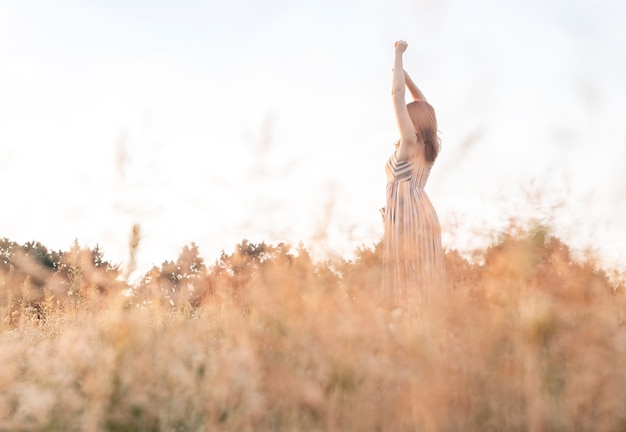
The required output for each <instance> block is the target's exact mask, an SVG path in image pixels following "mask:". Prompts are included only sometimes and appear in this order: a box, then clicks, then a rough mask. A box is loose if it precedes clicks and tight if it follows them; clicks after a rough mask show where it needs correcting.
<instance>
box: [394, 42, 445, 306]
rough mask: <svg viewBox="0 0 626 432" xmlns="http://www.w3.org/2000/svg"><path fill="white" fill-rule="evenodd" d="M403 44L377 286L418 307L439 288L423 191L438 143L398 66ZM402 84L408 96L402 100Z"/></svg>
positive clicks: (428, 111) (420, 100)
mask: <svg viewBox="0 0 626 432" xmlns="http://www.w3.org/2000/svg"><path fill="white" fill-rule="evenodd" d="M407 46H408V45H407V43H406V42H405V41H398V42H396V43H395V60H394V67H393V86H392V98H393V107H394V111H395V114H396V121H397V124H398V129H399V132H400V140H399V141H398V142H397V144H396V149H395V151H394V153H393V154H392V155H391V157H390V158H389V160H388V161H387V165H386V167H385V171H386V173H387V205H386V206H385V208H383V209H382V213H383V222H384V225H385V237H384V252H383V290H384V292H385V295H386V296H387V297H388V299H389V300H390V301H391V303H392V306H395V307H401V308H403V309H408V310H420V309H421V308H422V307H423V305H424V304H425V303H426V302H427V301H428V299H429V297H430V298H431V299H432V297H433V294H434V293H436V292H437V290H440V289H443V279H444V256H443V248H442V246H441V228H440V225H439V219H438V218H437V213H435V209H434V208H433V206H432V204H431V202H430V200H429V198H428V196H427V195H426V192H425V191H424V186H425V185H426V180H428V175H429V174H430V169H431V168H432V166H433V163H434V162H435V159H436V158H437V155H438V153H439V148H440V145H439V139H438V137H437V119H436V117H435V111H434V110H433V107H432V106H431V105H430V104H429V103H428V102H426V98H425V97H424V95H423V94H422V92H421V91H420V90H419V89H418V88H417V86H416V85H415V83H414V82H413V80H411V78H410V77H409V75H408V74H407V73H406V72H405V71H404V67H403V64H402V54H403V53H404V51H406V49H407ZM405 86H406V87H408V88H409V91H410V92H411V95H412V96H413V102H411V103H409V104H408V105H407V104H406V100H405Z"/></svg>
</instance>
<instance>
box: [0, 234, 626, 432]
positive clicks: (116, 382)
mask: <svg viewBox="0 0 626 432" xmlns="http://www.w3.org/2000/svg"><path fill="white" fill-rule="evenodd" d="M26 246H28V247H24V246H20V245H16V244H14V243H11V242H9V241H7V240H6V239H5V240H4V248H3V249H2V253H3V255H2V259H3V261H1V262H0V264H1V266H0V268H1V269H2V271H1V272H0V313H1V316H2V317H3V320H2V322H1V323H0V364H1V368H0V388H1V389H2V391H1V392H0V430H1V431H14V430H41V431H56V430H58V431H209V430H220V431H283V430H285V431H286V430H289V431H296V430H297V431H376V430H380V431H383V430H384V431H457V430H458V431H577V430H580V431H590V430H593V431H626V368H625V367H624V365H626V293H625V290H624V286H623V282H620V281H619V280H611V279H609V278H608V277H607V275H606V274H605V273H604V272H603V271H602V270H601V269H600V268H599V267H598V265H597V264H598V263H595V262H593V261H591V260H586V261H575V260H574V259H573V258H572V256H571V253H570V250H569V248H568V247H567V246H566V245H565V244H563V243H562V242H561V241H560V240H558V239H556V238H553V237H551V236H550V235H549V234H548V233H546V231H545V230H542V229H533V230H526V231H515V230H512V231H511V232H509V233H508V234H506V235H503V236H502V238H501V239H500V240H499V241H498V242H497V243H496V244H494V245H492V246H491V247H489V248H488V249H486V250H484V251H480V253H479V254H478V255H479V260H478V261H477V262H480V264H476V263H472V262H468V261H467V260H465V259H464V258H462V257H461V256H460V255H459V254H458V253H456V252H455V251H448V252H447V256H446V266H447V275H448V287H447V288H445V289H444V288H443V287H442V290H441V295H440V296H439V297H438V299H437V301H435V302H434V303H433V304H432V305H431V306H430V307H429V308H428V309H427V310H425V311H424V312H423V314H421V316H415V315H414V314H411V313H398V312H397V311H396V312H393V313H389V312H388V311H387V309H386V307H385V303H384V299H382V298H380V297H379V295H378V291H377V289H378V287H379V284H380V273H381V250H380V247H379V246H375V247H374V246H373V247H371V248H368V247H364V248H360V249H358V250H357V251H356V252H355V256H354V259H351V260H343V261H342V260H339V261H332V262H313V261H312V260H311V258H310V257H309V255H308V253H307V251H306V250H305V249H304V248H303V247H300V248H296V249H295V250H294V249H293V248H291V247H289V246H288V245H284V244H279V245H266V244H264V243H261V244H252V243H249V242H246V241H244V242H242V243H241V244H239V245H237V247H236V249H235V252H233V253H232V254H230V255H227V254H223V255H222V256H221V257H220V259H219V260H217V261H216V262H215V264H214V265H212V266H207V265H205V263H204V260H203V259H202V258H201V257H200V256H199V253H198V250H197V248H196V247H195V246H194V245H191V246H190V247H186V248H185V249H184V250H183V251H182V253H181V255H180V257H178V259H177V260H176V261H171V262H165V263H163V264H162V265H161V266H160V267H155V268H153V269H152V270H151V271H150V272H148V273H147V274H146V275H145V277H144V278H143V279H142V280H141V281H140V282H138V283H136V284H134V285H129V284H128V283H126V282H125V281H124V280H125V279H124V277H123V276H121V272H120V270H119V269H118V268H117V267H116V266H114V265H111V264H110V263H107V262H106V261H104V260H103V258H102V255H101V253H99V251H97V250H96V251H89V250H85V249H81V248H80V247H78V245H75V246H74V248H72V250H71V251H70V252H67V253H60V252H59V253H56V254H55V253H51V252H49V251H47V250H46V249H45V248H44V247H42V246H41V245H37V244H29V245H26Z"/></svg>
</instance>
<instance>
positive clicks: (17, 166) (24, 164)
mask: <svg viewBox="0 0 626 432" xmlns="http://www.w3.org/2000/svg"><path fill="white" fill-rule="evenodd" d="M398 39H404V40H406V41H408V44H409V48H408V50H407V52H406V54H405V68H406V69H407V71H408V72H409V73H410V74H411V75H412V76H413V78H414V80H415V81H416V82H417V84H418V85H419V86H420V88H421V89H422V91H423V93H424V94H425V95H426V97H427V98H428V100H429V102H431V104H432V105H433V106H434V107H435V109H436V111H437V115H438V121H439V129H440V135H441V139H442V145H443V147H442V152H441V154H440V157H439V158H438V160H437V163H436V165H435V167H434V168H433V170H432V173H431V176H430V180H429V183H428V185H427V188H426V190H427V192H428V194H429V196H430V198H431V200H432V202H433V204H434V205H435V208H436V209H437V212H438V214H439V217H440V220H441V223H442V229H443V241H444V246H445V247H446V248H449V249H453V248H454V249H459V250H462V251H467V250H470V249H471V248H474V247H477V246H479V245H484V244H487V242H489V241H493V239H494V238H496V236H497V234H498V233H499V232H502V231H503V230H505V229H506V227H507V225H508V223H509V221H510V219H511V218H521V219H524V220H530V219H533V220H537V221H540V222H543V223H549V224H551V225H553V226H554V227H555V228H554V229H555V233H556V234H557V235H559V236H561V237H562V238H563V239H564V240H566V241H567V242H568V243H569V244H571V245H572V246H573V247H575V248H578V249H580V250H588V249H592V250H593V251H594V252H595V253H597V254H598V255H599V256H601V257H602V259H603V260H604V261H605V262H606V263H607V265H608V266H609V267H611V266H612V267H615V266H618V267H619V266H621V267H622V268H623V267H624V266H623V263H624V262H626V251H625V249H626V175H624V171H623V166H624V160H626V132H625V131H624V123H625V122H624V114H625V113H626V80H625V79H624V77H625V76H626V3H625V2H623V1H618V0H612V1H608V0H598V1H591V0H574V1H572V0H569V1H565V0H551V1H547V2H546V1H539V0H528V1H526V2H518V1H513V0H503V1H498V2H494V1H489V0H438V1H435V0H421V1H408V0H386V1H374V0H361V1H356V0H332V1H331V0H315V1H314V0H303V1H287V0H266V1H256V0H234V1H229V2H224V1H215V0H205V1H195V0H193V1H192V0H188V1H177V2H174V1H142V0H126V1H119V0H108V1H95V0H82V1H78V0H59V1H56V2H48V1H43V0H30V1H17V0H0V184H1V185H2V186H3V187H2V198H1V199H0V237H8V238H10V239H11V240H14V241H18V242H26V241H29V240H36V241H40V242H42V243H43V244H45V245H46V246H48V247H49V248H51V249H55V250H57V249H63V250H67V249H69V247H70V246H71V244H72V242H73V241H74V239H77V240H78V241H79V243H80V244H82V245H85V246H89V247H93V246H95V245H99V246H100V247H102V248H103V250H104V253H105V258H107V259H109V260H111V261H113V262H117V263H121V264H124V263H125V262H126V261H127V259H128V238H129V235H130V232H131V229H132V226H133V224H139V225H140V228H141V243H140V246H139V251H138V262H139V268H140V270H145V269H147V268H149V266H150V265H152V264H157V265H158V264H160V263H161V262H162V261H164V260H166V259H175V258H176V257H177V255H178V253H179V252H180V250H181V249H182V247H183V246H185V245H188V244H190V243H191V242H195V243H196V244H197V245H198V246H199V247H200V251H201V254H202V256H203V257H204V258H205V260H206V261H207V263H209V264H211V263H212V262H214V260H215V259H217V258H218V257H219V254H220V252H221V251H222V250H224V251H226V252H230V251H232V250H233V248H234V246H235V245H236V244H237V243H239V242H240V241H242V240H243V239H248V240H250V241H252V242H261V241H266V242H269V243H277V242H281V241H284V242H287V243H290V244H292V245H294V246H295V245H297V244H298V243H299V242H303V244H304V246H305V247H307V249H309V250H310V251H311V252H313V253H314V254H315V255H316V256H319V257H327V256H332V255H340V256H349V255H350V253H351V252H352V251H353V250H354V249H355V248H356V247H359V246H361V245H366V246H369V245H371V244H373V243H375V242H377V241H378V240H380V238H381V236H382V229H383V228H382V223H381V220H380V213H379V211H378V209H379V208H380V207H382V206H383V205H384V200H385V196H384V194H385V181H386V180H385V174H384V163H385V161H386V159H387V158H388V157H389V156H390V154H391V152H392V151H393V144H394V142H395V141H396V139H397V136H398V133H397V129H396V125H395V120H394V116H393V111H392V105H391V97H390V89H391V66H392V62H393V43H394V41H395V40H398Z"/></svg>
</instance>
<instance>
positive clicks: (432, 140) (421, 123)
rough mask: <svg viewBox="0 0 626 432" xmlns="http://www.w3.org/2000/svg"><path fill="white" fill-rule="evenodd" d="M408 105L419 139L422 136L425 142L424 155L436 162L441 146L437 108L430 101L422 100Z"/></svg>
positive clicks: (429, 160) (428, 159)
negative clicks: (438, 133)
mask: <svg viewBox="0 0 626 432" xmlns="http://www.w3.org/2000/svg"><path fill="white" fill-rule="evenodd" d="M406 107H407V110H408V111H409V117H411V121H412V122H413V127H415V132H416V133H417V137H418V140H419V139H420V138H421V140H422V141H423V142H424V157H425V158H426V160H427V161H428V162H434V161H435V159H437V155H438V154H439V149H440V148H441V142H440V141H439V136H437V117H436V116H435V109H434V108H433V107H432V106H431V105H430V104H429V103H428V102H426V101H421V100H420V101H413V102H411V103H409V104H408V105H407V106H406Z"/></svg>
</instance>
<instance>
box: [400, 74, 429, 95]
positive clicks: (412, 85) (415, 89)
mask: <svg viewBox="0 0 626 432" xmlns="http://www.w3.org/2000/svg"><path fill="white" fill-rule="evenodd" d="M404 83H405V84H406V86H407V87H408V88H409V92H411V96H413V100H414V101H424V102H426V97H425V96H424V93H422V92H421V91H420V89H419V88H418V87H417V85H416V84H415V83H414V82H413V80H412V79H411V76H410V75H409V74H408V72H407V71H404Z"/></svg>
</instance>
